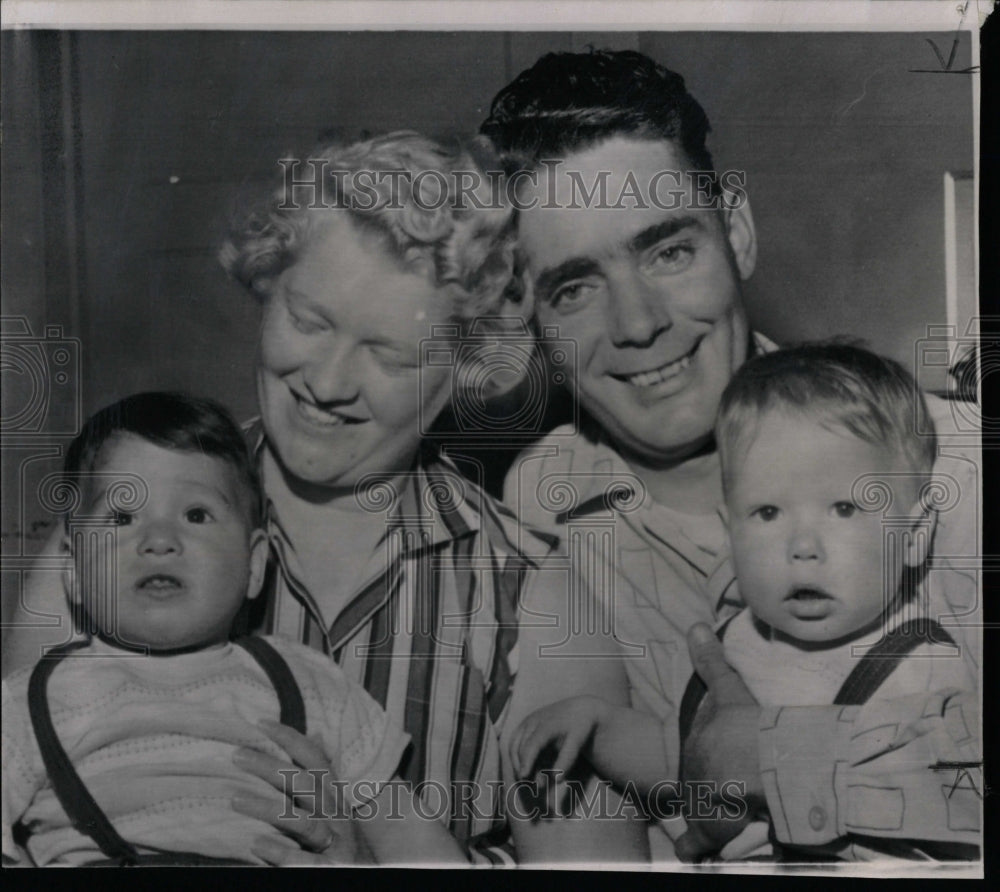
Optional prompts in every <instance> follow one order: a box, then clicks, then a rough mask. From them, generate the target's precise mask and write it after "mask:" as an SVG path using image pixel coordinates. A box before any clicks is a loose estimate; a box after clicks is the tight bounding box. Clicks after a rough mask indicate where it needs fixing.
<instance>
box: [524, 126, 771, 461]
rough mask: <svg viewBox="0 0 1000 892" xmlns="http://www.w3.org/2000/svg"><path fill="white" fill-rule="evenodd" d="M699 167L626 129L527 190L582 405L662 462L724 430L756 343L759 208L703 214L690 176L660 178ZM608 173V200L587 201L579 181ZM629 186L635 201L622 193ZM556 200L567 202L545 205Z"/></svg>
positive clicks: (543, 286) (550, 298)
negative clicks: (750, 299) (736, 374)
mask: <svg viewBox="0 0 1000 892" xmlns="http://www.w3.org/2000/svg"><path fill="white" fill-rule="evenodd" d="M686 168H687V165H686V164H685V163H684V162H683V161H682V157H681V155H680V153H679V152H678V151H677V150H676V149H675V148H674V146H673V144H672V143H670V142H667V141H662V140H646V139H641V140H640V139H630V138H626V137H615V138H612V139H609V140H607V141H606V142H603V143H600V144H599V145H597V146H596V147H593V148H590V149H587V150H585V151H581V152H578V153H575V154H571V155H569V156H568V157H567V158H566V159H565V160H564V161H562V163H561V164H560V165H559V166H558V168H556V169H554V170H553V169H552V168H550V167H544V166H543V167H542V168H541V169H540V171H539V182H538V185H537V187H531V188H529V189H528V190H525V191H522V192H521V193H520V198H521V200H522V201H526V200H530V199H531V198H537V199H538V202H539V204H538V206H536V207H534V208H530V209H526V210H524V211H523V213H522V215H521V219H520V229H519V238H520V243H521V247H522V249H523V252H524V255H525V257H526V259H527V275H528V278H529V288H530V289H531V290H532V292H533V295H534V298H535V307H536V311H537V313H538V318H539V321H540V322H541V323H542V325H545V326H558V329H559V335H558V336H559V337H560V338H572V339H573V340H574V341H575V342H576V345H577V351H576V362H577V366H576V368H575V369H572V370H571V371H572V372H573V373H574V374H575V381H576V386H577V388H578V395H579V400H580V404H581V405H582V406H583V407H584V408H585V409H586V410H587V411H588V412H589V413H590V414H591V415H593V416H594V418H595V419H596V420H597V421H598V422H599V423H600V424H601V425H602V427H603V428H604V429H605V430H606V431H607V432H608V434H609V435H610V436H611V438H612V439H613V440H614V441H615V443H616V445H617V446H618V447H619V448H620V449H622V450H623V451H624V452H625V453H626V454H629V455H631V456H632V457H634V458H637V459H638V460H640V461H642V462H645V463H649V464H654V465H655V464H657V463H660V462H669V461H673V460H676V459H678V458H683V457H685V456H687V455H689V454H690V453H691V452H693V451H695V450H697V449H698V448H699V447H700V446H701V445H703V443H704V442H705V441H706V440H707V439H708V438H709V437H710V436H711V431H712V425H713V422H714V420H715V413H716V409H717V408H718V404H719V399H720V397H721V395H722V391H723V389H724V388H725V386H726V384H727V383H728V381H729V378H730V376H731V375H732V373H733V371H734V370H735V369H736V368H737V367H738V366H739V365H740V364H741V363H742V362H743V361H744V359H745V358H746V353H747V346H748V343H749V329H748V324H747V319H746V314H745V312H744V309H743V303H742V297H741V292H740V280H741V279H745V278H747V277H748V276H749V275H750V273H751V272H752V271H753V264H754V258H755V250H754V246H755V242H754V233H753V223H752V221H751V218H750V214H749V209H748V208H746V207H744V208H742V209H739V210H735V211H719V210H715V209H698V208H697V204H698V203H699V200H698V196H697V193H696V191H695V189H694V186H693V182H692V180H691V178H690V177H689V176H688V175H687V174H686V173H674V174H673V175H664V174H663V173H661V172H663V171H668V172H681V171H684V170H685V169H686ZM605 172H606V173H605ZM602 178H603V179H604V181H605V183H606V194H607V197H608V201H607V205H608V206H606V207H596V206H594V202H593V201H592V202H591V203H590V204H591V206H589V207H587V206H586V203H585V202H584V201H583V198H582V195H581V191H580V185H581V184H582V185H583V187H584V189H585V190H587V191H590V190H591V189H592V188H593V185H594V184H595V183H599V182H600V180H601V179H602ZM574 186H575V187H576V196H575V197H576V199H577V201H576V205H577V206H570V205H571V204H572V202H571V201H570V199H571V198H572V197H573V189H574ZM623 190H627V191H628V192H630V193H631V195H632V196H633V197H629V195H626V196H625V197H624V198H623V199H622V200H619V196H620V195H621V194H622V191H623ZM671 192H673V193H676V194H675V195H674V196H671V194H670V193H671ZM553 194H555V196H556V199H557V200H556V201H555V202H552V201H549V202H548V204H550V205H553V204H557V205H558V207H545V206H544V205H545V203H546V200H547V198H549V197H551V196H552V195H553ZM704 203H705V202H704V196H702V197H701V204H704ZM615 204H618V205H619V206H617V207H615V206H614V205H615Z"/></svg>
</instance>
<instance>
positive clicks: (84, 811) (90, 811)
mask: <svg viewBox="0 0 1000 892" xmlns="http://www.w3.org/2000/svg"><path fill="white" fill-rule="evenodd" d="M88 643H89V642H87V641H76V642H71V643H69V644H63V645H61V646H59V647H56V648H53V649H52V650H50V651H49V652H48V653H47V654H46V655H45V656H44V657H42V659H41V660H39V661H38V663H37V664H36V665H35V668H34V670H33V671H32V673H31V678H30V679H29V680H28V713H29V715H30V716H31V724H32V727H33V728H34V731H35V737H36V738H37V740H38V747H39V749H40V750H41V754H42V761H43V762H44V763H45V771H46V773H47V774H48V776H49V782H50V783H51V784H52V789H53V791H54V792H55V794H56V797H57V798H58V799H59V803H60V805H62V807H63V809H64V810H65V812H66V814H67V815H68V816H69V819H70V821H71V822H72V824H73V826H74V827H76V829H77V830H79V831H80V832H81V833H85V834H87V836H89V837H90V838H91V839H93V840H94V842H95V843H96V844H97V847H98V848H99V849H100V850H101V851H102V852H103V853H104V854H105V856H107V857H108V858H109V859H111V860H112V861H114V862H115V863H116V864H120V865H123V866H124V865H127V864H135V863H136V860H137V858H138V857H139V853H138V852H137V851H136V850H135V848H134V847H133V846H132V845H130V844H129V843H127V842H126V841H125V840H124V839H122V838H121V836H119V835H118V831H117V830H115V828H114V827H113V826H112V824H111V821H109V820H108V817H107V815H105V814H104V812H103V811H102V810H101V808H100V806H99V805H98V804H97V803H96V802H95V801H94V798H93V797H92V796H91V795H90V792H89V791H88V790H87V787H86V786H85V785H84V783H83V781H82V780H80V775H79V774H77V772H76V769H75V768H74V767H73V763H72V762H70V760H69V756H67V755H66V750H64V749H63V746H62V744H61V743H60V742H59V736H58V735H57V734H56V729H55V726H54V725H53V724H52V714H51V712H50V711H49V703H48V697H47V695H46V687H47V685H48V681H49V678H50V677H51V675H52V673H53V672H54V671H55V668H56V666H58V665H59V663H60V662H61V661H62V659H63V658H64V657H65V656H66V655H67V654H69V653H72V652H73V651H74V650H77V649H78V648H80V647H84V646H86V645H87V644H88Z"/></svg>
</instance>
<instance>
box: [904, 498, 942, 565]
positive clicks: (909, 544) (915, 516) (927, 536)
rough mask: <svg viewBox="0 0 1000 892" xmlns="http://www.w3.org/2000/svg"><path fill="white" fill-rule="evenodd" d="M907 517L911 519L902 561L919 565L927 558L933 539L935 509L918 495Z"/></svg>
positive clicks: (935, 525) (935, 521)
mask: <svg viewBox="0 0 1000 892" xmlns="http://www.w3.org/2000/svg"><path fill="white" fill-rule="evenodd" d="M909 517H910V518H911V519H912V521H911V523H910V528H909V531H908V532H909V535H908V536H907V538H906V546H905V548H904V550H903V563H905V564H906V566H908V567H919V566H920V565H921V564H922V563H923V562H924V561H925V560H927V555H928V554H929V553H930V550H931V543H932V542H933V541H934V530H935V529H936V527H937V511H935V510H934V509H933V508H931V507H930V506H929V505H927V504H926V503H925V501H924V499H923V498H922V497H918V498H917V501H916V502H915V503H914V505H913V507H912V508H911V509H910V513H909Z"/></svg>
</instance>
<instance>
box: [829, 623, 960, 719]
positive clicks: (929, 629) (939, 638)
mask: <svg viewBox="0 0 1000 892" xmlns="http://www.w3.org/2000/svg"><path fill="white" fill-rule="evenodd" d="M921 644H950V645H952V646H953V647H957V646H958V645H957V644H955V639H954V638H952V637H951V635H949V634H948V633H947V632H946V631H945V630H944V629H942V628H941V626H940V625H938V623H936V622H935V621H934V620H932V619H931V620H928V619H911V620H907V621H906V622H904V623H902V624H901V625H899V626H897V627H896V628H895V629H893V630H892V631H891V632H889V633H887V634H886V635H885V637H884V638H882V640H881V641H879V643H878V644H876V645H875V646H874V647H873V648H872V649H871V650H869V651H868V653H866V654H865V655H864V656H863V657H861V659H860V660H858V663H857V665H856V666H855V667H854V669H852V670H851V674H850V675H848V676H847V678H846V679H845V680H844V683H843V684H842V685H841V686H840V690H839V691H838V692H837V696H836V697H835V698H834V701H833V703H834V706H856V705H860V704H862V703H867V702H868V701H869V700H870V699H871V698H872V696H873V695H874V693H875V692H876V691H877V690H878V689H879V688H880V687H882V685H883V684H884V683H885V680H886V679H887V678H888V677H889V676H890V675H892V673H893V671H894V670H895V669H896V667H897V666H898V665H899V664H900V663H901V662H902V660H903V658H904V657H905V656H906V655H907V654H908V653H910V652H911V651H912V650H913V649H914V648H916V647H917V646H919V645H921Z"/></svg>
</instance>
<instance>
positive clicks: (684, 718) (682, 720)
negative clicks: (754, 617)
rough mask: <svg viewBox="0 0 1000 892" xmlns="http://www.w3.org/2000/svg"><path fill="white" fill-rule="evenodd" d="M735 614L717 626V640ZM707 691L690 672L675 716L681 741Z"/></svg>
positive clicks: (721, 637) (696, 676) (687, 732)
mask: <svg viewBox="0 0 1000 892" xmlns="http://www.w3.org/2000/svg"><path fill="white" fill-rule="evenodd" d="M737 616H739V614H735V615H733V616H731V617H729V619H727V620H726V621H725V622H724V623H723V624H722V625H721V626H719V629H718V631H717V632H716V633H715V634H716V635H717V636H718V639H719V641H722V639H723V637H724V636H725V634H726V629H728V628H729V624H730V623H731V622H732V621H733V620H734V619H736V617H737ZM707 693H708V688H707V687H706V686H705V682H703V681H702V680H701V677H700V676H699V675H698V673H697V672H694V673H692V675H691V678H689V679H688V683H687V687H686V688H685V689H684V696H683V697H681V708H680V711H679V713H678V716H677V724H678V725H679V727H680V732H681V736H680V740H681V743H683V742H684V741H685V740H687V737H688V735H689V734H690V733H691V726H692V725H693V724H694V717H695V716H696V715H697V714H698V707H699V706H701V701H702V700H704V699H705V694H707Z"/></svg>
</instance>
